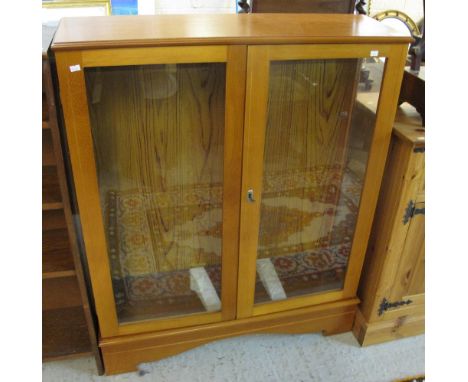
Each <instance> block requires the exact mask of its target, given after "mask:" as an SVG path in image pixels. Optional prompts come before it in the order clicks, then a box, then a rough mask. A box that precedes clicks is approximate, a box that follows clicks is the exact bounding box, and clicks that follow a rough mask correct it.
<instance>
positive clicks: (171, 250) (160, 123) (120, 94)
mask: <svg viewBox="0 0 468 382" xmlns="http://www.w3.org/2000/svg"><path fill="white" fill-rule="evenodd" d="M86 79H87V84H88V98H89V99H90V100H91V102H90V116H91V126H92V132H93V138H94V143H95V150H96V160H97V171H98V177H99V187H100V194H101V204H102V210H103V211H104V214H106V213H108V207H107V206H106V201H107V200H108V192H109V191H114V192H116V193H117V194H119V195H120V194H125V195H128V196H131V195H132V194H133V195H135V197H137V196H140V197H143V198H144V203H145V206H144V207H142V208H144V209H145V210H146V211H147V218H148V224H149V226H150V227H149V231H150V232H151V235H152V240H153V241H155V242H157V243H155V245H154V246H153V249H154V261H155V271H172V270H178V269H188V268H191V267H196V266H204V265H207V264H216V263H219V262H220V259H221V238H220V237H219V240H213V241H212V242H209V243H205V244H204V245H201V244H200V243H199V241H200V240H203V237H202V236H201V234H200V233H202V232H204V230H206V229H207V227H215V226H216V225H219V228H218V229H219V230H220V226H221V224H222V221H221V219H222V213H221V211H222V205H221V203H222V182H223V141H224V105H225V81H226V70H225V64H224V63H217V64H184V65H177V66H176V65H155V66H140V67H117V68H105V69H103V68H102V69H90V70H88V71H87V72H86ZM97 92H100V94H99V95H98V94H97ZM98 98H99V99H98ZM129 127H131V128H129ZM200 192H202V193H203V194H204V195H202V196H201V197H199V193H200ZM197 197H198V199H197V200H196V201H195V200H193V201H192V202H190V201H188V199H190V198H192V199H193V198H197ZM195 202H200V203H203V210H204V211H205V213H203V215H202V218H201V219H198V220H195V221H193V222H192V219H194V218H195V217H196V216H199V215H200V214H202V211H201V210H200V208H199V209H197V211H195V212H194V210H193V208H189V206H191V205H192V204H193V203H195ZM194 214H195V215H194ZM104 219H105V220H106V219H107V217H106V216H104ZM107 229H109V227H107ZM219 236H220V235H219ZM178 242H179V243H185V244H180V245H179V244H178ZM127 244H128V243H127ZM130 250H131V249H130Z"/></svg>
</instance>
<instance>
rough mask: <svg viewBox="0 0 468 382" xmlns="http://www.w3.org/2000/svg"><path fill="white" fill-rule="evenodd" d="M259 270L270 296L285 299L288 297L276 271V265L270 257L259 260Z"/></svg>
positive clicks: (275, 298)
mask: <svg viewBox="0 0 468 382" xmlns="http://www.w3.org/2000/svg"><path fill="white" fill-rule="evenodd" d="M257 272H258V275H259V276H260V280H261V281H262V283H263V286H264V287H265V289H266V291H267V293H268V295H269V296H270V298H271V299H272V300H273V301H275V300H284V299H285V298H287V296H286V292H285V291H284V289H283V286H282V285H281V281H280V279H279V277H278V274H277V273H276V269H275V266H274V265H273V263H272V262H271V260H270V259H269V258H266V259H258V260H257Z"/></svg>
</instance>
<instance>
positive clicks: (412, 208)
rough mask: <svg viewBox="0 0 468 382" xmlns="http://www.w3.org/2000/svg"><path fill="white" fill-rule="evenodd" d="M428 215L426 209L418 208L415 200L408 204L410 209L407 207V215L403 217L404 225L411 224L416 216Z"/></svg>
mask: <svg viewBox="0 0 468 382" xmlns="http://www.w3.org/2000/svg"><path fill="white" fill-rule="evenodd" d="M425 213H426V208H425V207H423V208H416V203H415V202H414V201H413V200H410V201H409V202H408V207H406V211H405V214H404V215H403V224H406V223H408V222H409V220H410V219H411V218H412V217H413V216H414V215H424V214H425Z"/></svg>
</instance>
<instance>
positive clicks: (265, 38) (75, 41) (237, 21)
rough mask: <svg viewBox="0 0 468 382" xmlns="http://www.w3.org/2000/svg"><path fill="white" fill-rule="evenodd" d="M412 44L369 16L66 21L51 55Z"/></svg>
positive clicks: (326, 15) (203, 17)
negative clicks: (195, 47) (193, 48)
mask: <svg viewBox="0 0 468 382" xmlns="http://www.w3.org/2000/svg"><path fill="white" fill-rule="evenodd" d="M333 42H340V43H353V42H354V43H356V42H359V43H365V42H369V43H377V42H382V43H408V42H410V38H409V37H407V36H404V35H403V34H401V32H398V31H396V30H395V29H392V28H390V27H388V26H386V25H384V24H383V23H380V22H378V21H376V20H374V19H371V18H370V17H367V16H361V15H343V14H333V15H330V14H280V13H276V14H275V13H271V14H269V13H258V14H257V13H256V14H243V15H235V14H216V15H201V14H200V15H199V14H196V15H194V14H193V15H157V16H109V17H79V18H78V17H74V18H63V19H62V20H61V22H60V25H59V28H58V30H57V33H56V35H55V38H54V41H53V44H52V49H54V50H60V49H90V48H105V47H119V48H123V47H136V46H151V45H152V46H164V45H202V44H203V45H207V44H265V43H268V44H277V43H290V44H294V43H297V44H305V43H309V44H312V43H333Z"/></svg>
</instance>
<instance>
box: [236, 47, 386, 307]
mask: <svg viewBox="0 0 468 382" xmlns="http://www.w3.org/2000/svg"><path fill="white" fill-rule="evenodd" d="M272 49H274V48H270V50H269V51H268V50H264V51H263V52H262V51H261V50H258V51H257V52H253V54H252V52H249V60H252V61H253V62H255V61H257V63H258V65H262V63H263V64H264V63H265V62H267V64H268V67H267V68H266V67H265V68H264V69H265V70H264V71H262V73H257V72H256V73H253V74H252V76H253V77H254V80H253V85H251V89H250V90H253V87H254V85H256V86H257V90H258V91H259V94H260V95H258V98H257V99H256V100H255V101H254V102H256V107H257V108H256V109H255V110H254V109H253V108H252V109H251V110H250V114H249V110H248V116H247V120H246V121H247V124H246V130H245V135H244V145H245V146H247V147H244V153H246V151H247V152H249V151H248V150H249V145H252V146H256V147H257V150H255V151H254V152H255V154H251V155H250V156H249V154H247V156H248V157H247V158H246V157H245V155H246V154H244V158H245V159H244V168H243V192H244V193H245V195H244V196H243V200H242V212H241V232H243V233H244V235H242V234H241V237H242V236H244V237H245V236H248V238H249V239H248V240H245V241H244V243H243V242H242V240H241V264H240V269H241V272H242V269H243V266H242V261H243V260H245V261H246V262H250V265H251V268H254V269H255V278H254V280H255V282H254V283H253V285H251V287H252V289H253V296H250V301H248V299H244V300H243V297H242V296H241V295H240V296H239V299H240V303H239V305H238V311H239V314H240V315H241V316H242V315H243V314H244V315H249V314H247V313H246V312H247V311H248V308H247V309H246V306H247V307H248V306H249V305H250V304H252V305H253V306H254V312H253V314H255V309H257V308H255V307H256V306H258V309H257V313H258V314H261V313H268V312H270V311H272V310H273V311H274V310H283V309H286V308H293V307H300V306H303V305H305V304H306V302H304V301H303V302H301V300H300V298H301V297H307V298H308V302H309V303H310V302H312V301H314V300H313V299H314V298H315V301H317V302H322V301H323V302H325V301H327V300H336V299H339V298H342V297H343V293H342V292H343V289H344V284H345V278H346V275H347V268H348V264H349V261H350V255H351V250H352V246H353V239H354V237H355V231H356V225H357V222H358V213H359V210H360V203H361V196H362V192H363V187H364V183H365V180H366V169H367V166H368V161H369V153H370V150H371V146H372V139H373V134H374V127H375V125H376V110H377V105H378V103H379V96H380V93H381V86H382V80H383V76H384V69H385V65H386V58H385V57H372V58H346V57H345V58H331V59H322V58H313V59H292V60H291V59H287V60H281V59H272V56H274V51H273V54H271V52H272ZM265 52H266V53H265ZM262 54H263V56H262ZM268 55H269V57H268ZM258 65H255V67H258ZM253 67H254V66H253V65H252V66H251V68H253ZM261 70H262V68H261V67H259V68H258V69H257V71H261ZM255 79H256V80H255ZM256 81H257V82H256ZM262 84H263V85H265V84H267V87H266V88H264V89H263V92H264V94H263V96H262V90H259V87H262ZM251 95H252V93H251V94H250V96H251ZM248 97H249V95H248ZM251 100H252V99H251ZM262 104H263V105H262ZM248 105H249V102H248ZM250 106H251V105H249V106H248V107H250ZM262 108H263V109H262ZM253 125H255V127H256V129H255V130H254V129H253ZM262 125H263V126H262ZM258 126H262V127H264V128H263V129H259V128H258ZM259 147H262V148H263V150H258V148H259ZM376 192H377V191H376ZM371 218H372V217H371V216H370V217H369V219H371ZM246 225H248V227H246ZM254 227H255V229H254ZM254 236H256V237H254ZM242 247H243V248H242ZM254 251H255V264H253V262H252V260H251V259H247V257H246V255H245V254H244V259H243V258H242V256H243V253H242V252H245V253H247V254H249V255H250V256H254V253H253V252H254ZM250 276H251V277H253V275H252V274H251V275H250ZM240 277H242V273H241V275H240ZM239 288H240V289H242V286H240V287H239ZM334 292H335V293H334ZM246 293H249V292H248V291H246ZM250 293H251V292H250ZM327 294H328V296H329V298H328V299H327V298H326V296H327ZM314 296H315V297H314ZM320 296H325V299H323V297H320ZM252 298H253V301H252ZM297 298H299V300H298V299H297ZM311 298H312V299H311ZM288 300H291V301H292V303H288ZM243 301H244V302H245V303H246V305H244V306H243V305H242V302H243ZM265 303H269V304H270V305H271V304H272V303H273V305H272V306H273V307H271V306H270V307H268V304H267V305H266V307H265ZM275 303H276V307H277V309H276V308H275V307H274V306H275Z"/></svg>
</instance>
